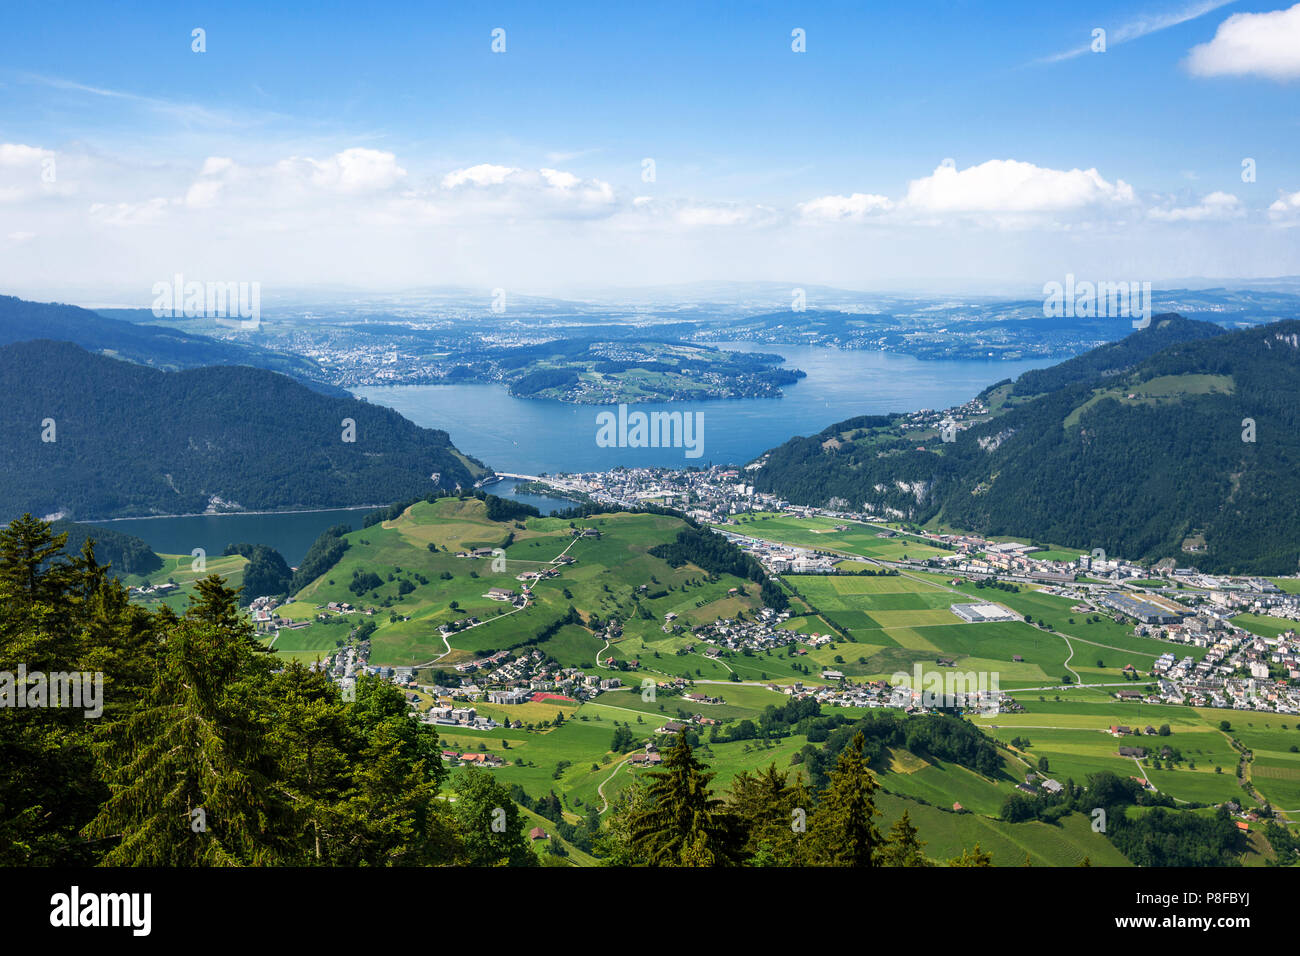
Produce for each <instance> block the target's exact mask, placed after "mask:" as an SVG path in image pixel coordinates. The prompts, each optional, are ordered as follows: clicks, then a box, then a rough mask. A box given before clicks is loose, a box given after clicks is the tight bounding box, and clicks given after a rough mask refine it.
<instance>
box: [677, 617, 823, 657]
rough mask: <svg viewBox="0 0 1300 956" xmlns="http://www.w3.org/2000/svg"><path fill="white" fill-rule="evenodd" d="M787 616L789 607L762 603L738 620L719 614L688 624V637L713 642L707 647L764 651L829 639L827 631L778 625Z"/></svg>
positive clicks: (815, 644) (786, 618)
mask: <svg viewBox="0 0 1300 956" xmlns="http://www.w3.org/2000/svg"><path fill="white" fill-rule="evenodd" d="M789 619H790V612H789V611H781V612H780V613H777V612H776V611H773V610H772V609H771V608H766V607H765V608H763V609H762V610H761V611H759V612H758V614H756V615H755V616H754V618H753V619H752V620H744V621H740V620H736V619H734V618H729V617H724V618H718V619H717V620H716V621H714V622H713V623H712V624H699V625H696V626H695V627H692V628H691V637H693V638H695V639H697V640H700V641H702V642H704V643H706V644H711V645H713V647H712V648H710V650H713V649H717V650H718V651H719V652H721V651H722V650H728V651H746V650H748V651H766V650H773V649H776V648H781V647H785V646H787V645H789V644H794V643H796V642H799V643H803V644H811V645H812V646H813V647H817V646H820V645H821V644H826V643H829V642H830V640H831V638H830V636H829V635H823V634H811V635H809V634H800V633H799V632H797V631H791V630H788V629H786V628H783V627H781V624H782V623H784V622H785V621H788V620H789ZM693 649H694V646H693V645H690V646H688V647H686V648H685V650H686V651H687V652H690V651H691V650H693ZM805 653H806V652H805ZM705 654H706V656H717V655H716V654H714V655H710V654H709V653H708V651H706V652H705Z"/></svg>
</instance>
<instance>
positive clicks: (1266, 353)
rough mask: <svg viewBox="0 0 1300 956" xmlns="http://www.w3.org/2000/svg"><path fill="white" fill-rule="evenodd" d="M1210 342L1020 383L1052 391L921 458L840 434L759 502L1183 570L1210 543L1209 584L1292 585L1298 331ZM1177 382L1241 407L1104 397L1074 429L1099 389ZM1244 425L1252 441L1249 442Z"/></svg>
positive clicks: (1087, 360) (776, 469)
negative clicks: (775, 497)
mask: <svg viewBox="0 0 1300 956" xmlns="http://www.w3.org/2000/svg"><path fill="white" fill-rule="evenodd" d="M1216 331H1217V328H1216V327H1214V326H1207V325H1206V324H1205V323H1198V322H1188V321H1186V320H1183V319H1180V318H1178V317H1176V316H1174V317H1161V318H1160V319H1153V321H1152V325H1151V327H1150V328H1148V329H1145V330H1142V331H1139V332H1135V333H1134V334H1133V335H1131V336H1129V337H1128V338H1126V339H1125V340H1123V341H1122V342H1119V343H1116V344H1115V345H1111V346H1106V347H1105V348H1104V349H1101V350H1097V351H1096V352H1092V353H1088V354H1087V355H1085V356H1081V357H1080V358H1079V359H1075V360H1072V362H1070V363H1064V365H1063V366H1058V369H1059V371H1057V372H1055V373H1054V374H1050V375H1049V374H1035V373H1026V376H1032V377H1030V378H1029V379H1028V382H1027V383H1026V384H1025V385H1024V386H1023V387H1024V390H1025V391H1026V392H1036V391H1038V390H1039V389H1041V388H1048V387H1050V388H1052V390H1051V391H1048V392H1046V393H1045V394H1042V395H1039V396H1038V397H1036V398H1033V399H1032V400H1028V401H1025V402H1024V403H1023V404H1020V405H1018V406H1016V407H1014V408H1012V409H1011V410H1009V411H1006V412H1005V413H1003V414H1001V415H998V416H995V417H994V418H992V419H991V420H990V421H988V422H985V423H983V424H980V425H976V426H974V427H971V428H969V429H967V430H964V431H961V432H959V434H958V436H957V440H956V441H955V442H951V443H939V442H931V443H929V445H928V447H926V448H925V450H918V447H917V442H916V441H915V440H914V439H912V438H908V437H906V436H904V435H903V434H902V432H901V431H899V429H898V428H897V427H896V420H894V419H886V420H885V421H884V422H883V423H882V422H881V421H880V420H879V418H877V419H874V420H869V419H853V420H850V421H847V422H842V423H840V424H838V425H834V426H832V427H831V428H828V429H826V431H824V432H823V433H821V434H820V435H817V436H814V437H811V438H796V439H793V440H791V441H789V442H787V443H786V444H784V445H781V446H779V447H778V448H776V449H773V451H772V452H771V453H770V455H769V459H768V464H767V465H766V467H764V468H763V469H760V470H759V471H758V473H757V474H756V476H755V479H754V484H755V487H756V488H757V489H759V490H761V491H768V492H773V493H776V494H780V495H782V496H784V497H787V498H789V499H790V500H792V501H799V502H807V503H814V504H824V503H825V502H826V501H827V500H829V499H830V498H831V497H833V496H834V497H841V498H844V499H846V500H847V501H850V502H852V503H853V504H854V506H855V507H856V506H859V505H860V504H861V503H869V504H871V505H872V506H874V507H876V508H881V507H892V508H897V509H899V510H900V511H902V512H903V513H904V514H906V515H907V516H908V517H909V518H910V519H911V520H914V521H918V522H924V521H926V520H929V519H930V518H932V517H933V516H935V515H936V514H939V513H942V514H943V518H944V521H945V522H946V523H948V524H950V525H952V526H954V527H958V528H965V529H969V530H971V531H976V532H980V533H983V534H989V535H1008V536H1027V537H1031V538H1034V539H1036V540H1047V541H1055V542H1059V543H1061V544H1065V545H1070V546H1074V547H1079V548H1084V549H1092V548H1102V549H1104V550H1105V551H1106V552H1107V553H1109V554H1119V555H1123V556H1125V557H1128V558H1133V559H1141V560H1148V561H1154V560H1159V559H1162V558H1168V557H1172V558H1175V559H1177V560H1180V561H1182V560H1184V553H1183V551H1182V542H1183V540H1184V538H1186V537H1187V536H1189V535H1192V534H1203V535H1204V537H1205V540H1206V543H1207V550H1205V551H1203V552H1200V553H1198V554H1197V555H1196V557H1195V563H1196V565H1197V566H1198V567H1200V568H1201V569H1203V570H1212V571H1220V572H1235V573H1255V574H1290V573H1294V572H1295V571H1296V569H1297V566H1298V565H1300V509H1296V508H1294V507H1285V506H1279V502H1293V501H1294V500H1296V499H1297V497H1298V496H1300V485H1297V482H1298V481H1300V478H1297V475H1300V470H1298V469H1297V467H1296V465H1297V462H1300V406H1297V405H1296V403H1295V401H1294V396H1295V394H1296V393H1297V391H1300V366H1298V365H1297V363H1296V361H1295V354H1296V349H1295V347H1294V346H1293V345H1292V344H1291V343H1292V342H1293V341H1295V336H1296V335H1298V334H1300V321H1296V320H1288V321H1283V322H1277V323H1274V324H1272V325H1268V326H1261V327H1256V328H1251V329H1245V330H1242V331H1237V332H1230V333H1223V334H1215V335H1213V336H1212V337H1207V336H1211V335H1212V333H1214V332H1216ZM1112 373H1113V374H1112ZM1180 375H1214V376H1222V377H1225V378H1231V380H1232V392H1231V394H1225V393H1213V392H1210V393H1203V394H1198V393H1191V392H1189V393H1185V394H1180V395H1178V396H1176V397H1175V398H1173V399H1171V400H1159V401H1147V402H1143V401H1136V400H1134V401H1119V400H1116V399H1114V398H1110V397H1107V398H1104V399H1102V400H1099V401H1097V402H1095V403H1093V404H1091V405H1090V406H1089V407H1088V408H1087V410H1086V411H1084V412H1082V413H1081V415H1080V417H1079V420H1078V422H1077V424H1071V425H1070V426H1069V427H1066V426H1065V422H1066V420H1067V418H1069V416H1070V415H1071V413H1072V412H1074V411H1075V410H1077V409H1079V408H1080V407H1082V406H1083V405H1085V404H1086V403H1088V402H1089V401H1090V399H1092V398H1094V397H1095V395H1096V394H1097V393H1099V392H1100V391H1101V390H1106V389H1111V388H1118V389H1120V392H1121V395H1123V394H1125V392H1126V390H1127V389H1137V388H1139V387H1140V386H1141V385H1143V384H1144V383H1147V382H1149V381H1151V380H1152V379H1155V378H1159V377H1164V376H1180ZM1024 378H1025V377H1024V376H1022V380H1023V379H1024ZM1020 388H1021V384H1020V382H1017V390H1018V391H1019V390H1020ZM1248 418H1249V419H1252V420H1253V421H1254V422H1255V423H1256V433H1257V437H1256V440H1255V441H1254V442H1248V441H1243V440H1242V434H1243V421H1244V420H1245V419H1248ZM852 429H872V430H871V431H869V432H868V433H863V434H855V435H854V436H853V438H852V440H850V441H849V442H847V443H845V444H844V445H843V446H842V447H841V448H839V449H837V450H827V449H825V448H823V447H822V446H823V442H825V441H826V439H828V438H830V437H832V436H838V435H841V434H843V433H846V432H848V431H850V430H852ZM900 481H901V482H904V483H907V484H908V485H909V487H910V488H911V489H912V490H903V489H900V488H899V486H898V485H897V482H900ZM918 484H919V486H920V487H921V488H922V491H921V493H920V498H919V500H918V496H917V493H916V492H915V490H914V489H915V488H916V487H917V486H918ZM876 486H881V487H884V488H885V489H886V490H885V491H883V492H878V491H876V490H875V489H876Z"/></svg>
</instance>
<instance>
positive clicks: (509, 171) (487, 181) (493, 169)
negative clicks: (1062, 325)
mask: <svg viewBox="0 0 1300 956" xmlns="http://www.w3.org/2000/svg"><path fill="white" fill-rule="evenodd" d="M519 172H522V170H519V169H515V168H514V167H513V166H493V165H492V164H491V163H480V164H479V165H477V166H470V167H469V168H468V169H457V170H455V171H454V172H450V173H448V174H447V175H446V176H443V177H442V188H443V189H455V188H456V187H457V186H465V185H470V186H499V185H500V184H501V183H504V182H505V181H506V180H507V179H509V178H510V177H511V176H512V175H514V174H515V173H519Z"/></svg>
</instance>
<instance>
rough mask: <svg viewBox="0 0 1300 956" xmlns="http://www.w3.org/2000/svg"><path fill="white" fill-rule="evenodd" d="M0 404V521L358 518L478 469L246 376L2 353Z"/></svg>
mask: <svg viewBox="0 0 1300 956" xmlns="http://www.w3.org/2000/svg"><path fill="white" fill-rule="evenodd" d="M0 392H2V393H3V394H4V395H6V396H7V399H8V403H9V405H8V408H7V410H6V415H5V416H4V419H3V421H2V422H0V519H8V518H12V517H14V516H16V515H19V514H22V513H23V512H27V511H30V512H32V513H34V514H55V513H62V514H64V515H66V516H69V517H73V518H92V517H93V518H110V517H119V516H128V515H143V514H183V513H192V512H202V511H205V510H209V509H210V508H211V509H215V510H274V509H290V508H323V507H343V506H347V505H363V504H371V503H377V502H381V501H393V500H396V499H399V498H409V497H412V496H414V495H417V494H426V493H428V492H430V491H433V490H435V489H436V488H454V487H456V486H457V485H462V486H465V487H468V486H469V485H471V484H473V482H474V479H475V477H476V476H477V474H478V473H480V470H481V468H482V466H481V465H480V464H479V463H478V462H476V461H474V460H473V459H470V458H467V457H466V456H464V455H462V454H461V453H460V452H458V451H457V450H456V449H455V448H454V447H453V446H452V444H451V440H450V438H449V437H448V435H447V433H446V432H444V431H437V430H433V429H427V428H420V427H418V426H416V425H414V424H412V423H411V422H409V421H407V420H406V419H405V418H403V417H402V416H401V415H399V414H398V413H397V412H394V411H392V410H390V409H387V408H382V407H379V406H375V405H371V404H369V403H367V402H363V401H359V400H357V399H353V398H335V397H332V396H326V395H321V394H318V393H316V392H313V391H311V390H310V389H308V388H307V387H306V386H304V385H301V384H299V383H298V382H295V381H294V380H293V379H290V378H287V377H286V376H284V375H279V374H276V373H274V372H269V371H265V370H263V369H255V368H248V367H247V366H217V367H212V368H200V369H190V370H186V371H180V372H163V371H159V370H157V369H150V368H145V367H143V366H140V365H134V364H131V363H128V362H122V361H118V360H116V359H110V358H105V357H104V356H100V355H92V354H91V353H89V352H87V351H85V350H84V349H81V348H78V347H77V346H75V345H72V344H70V343H67V342H49V341H34V342H20V343H16V344H12V345H6V346H3V347H0ZM345 419H347V420H350V421H351V422H354V423H355V424H354V426H353V427H351V428H349V427H348V426H347V425H346V424H345V423H344V420H345ZM350 437H351V438H354V439H355V440H352V441H349V440H347V439H348V438H350ZM51 439H53V440H51ZM432 476H437V477H436V479H435V478H433V477H432Z"/></svg>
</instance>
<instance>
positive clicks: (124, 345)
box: [0, 295, 347, 396]
mask: <svg viewBox="0 0 1300 956" xmlns="http://www.w3.org/2000/svg"><path fill="white" fill-rule="evenodd" d="M141 312H143V310H112V309H100V310H98V311H93V312H92V311H90V310H89V309H82V308H78V307H77V306H75V305H62V304H60V303H56V302H27V301H24V300H23V299H15V298H14V297H13V296H7V295H2V296H0V345H7V344H9V343H10V342H24V341H29V340H31V339H54V340H57V341H60V342H72V343H74V344H76V345H79V346H81V347H82V348H83V349H86V350H88V351H91V352H104V353H111V354H112V355H113V356H115V357H117V358H122V359H126V360H127V361H128V362H136V363H138V364H140V365H148V366H151V367H153V368H160V369H172V370H174V369H183V368H199V367H202V366H208V365H251V366H253V367H254V368H264V369H269V370H270V371H273V372H280V373H282V374H284V375H288V376H291V377H292V378H296V379H297V380H298V381H300V382H302V383H303V384H304V385H306V386H307V387H308V388H311V389H313V390H315V391H318V392H320V393H321V394H324V395H337V396H346V395H347V392H346V391H345V390H344V389H341V388H338V387H337V386H334V385H329V384H326V382H325V377H326V376H325V372H324V370H323V369H322V368H321V367H320V366H319V365H318V364H317V363H316V362H314V361H312V360H311V359H309V358H305V357H303V356H300V355H292V354H290V353H287V352H275V351H272V350H270V349H263V348H258V347H257V346H255V345H245V344H242V343H239V342H223V341H221V340H220V339H215V338H212V337H210V336H207V335H191V334H189V333H188V332H180V331H177V330H176V329H170V328H166V327H164V326H160V325H153V324H149V320H150V319H152V318H153V316H152V314H151V313H144V314H145V315H146V316H148V318H147V319H146V320H145V321H144V322H140V321H132V319H135V318H137V317H138V316H139V315H140V313H141ZM128 316H129V317H128ZM124 319H126V321H124Z"/></svg>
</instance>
